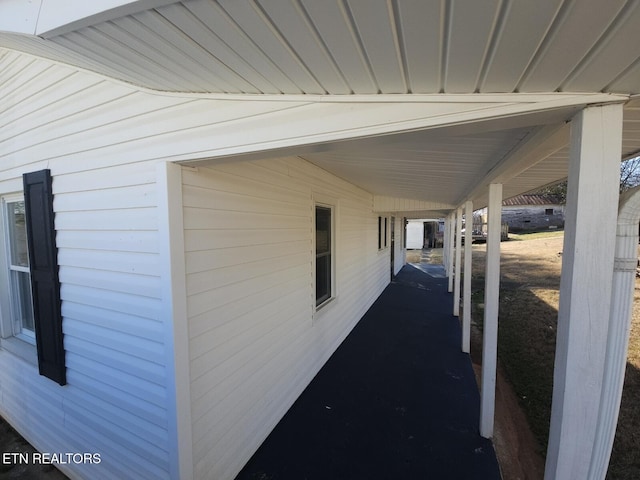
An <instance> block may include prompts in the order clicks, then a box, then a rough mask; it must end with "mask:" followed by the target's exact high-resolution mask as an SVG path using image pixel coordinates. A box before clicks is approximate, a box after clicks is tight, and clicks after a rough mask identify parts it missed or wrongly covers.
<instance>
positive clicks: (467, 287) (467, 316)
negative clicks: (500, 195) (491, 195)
mask: <svg viewBox="0 0 640 480" xmlns="http://www.w3.org/2000/svg"><path fill="white" fill-rule="evenodd" d="M464 216H465V219H466V225H465V231H464V275H463V279H464V282H463V286H462V351H463V352H464V353H469V352H470V351H471V266H472V264H471V252H472V249H471V243H472V242H473V202H471V201H470V200H469V201H467V203H465V205H464Z"/></svg>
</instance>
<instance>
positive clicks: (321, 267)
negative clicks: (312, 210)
mask: <svg viewBox="0 0 640 480" xmlns="http://www.w3.org/2000/svg"><path fill="white" fill-rule="evenodd" d="M332 213H333V212H332V208H331V207H330V206H328V205H316V234H315V243H316V307H320V306H321V305H323V304H324V303H326V302H327V301H328V300H330V299H331V297H332V288H333V282H332V277H333V228H332V224H333V219H332V217H333V215H332Z"/></svg>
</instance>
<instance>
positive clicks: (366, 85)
mask: <svg viewBox="0 0 640 480" xmlns="http://www.w3.org/2000/svg"><path fill="white" fill-rule="evenodd" d="M301 4H302V5H303V7H304V9H305V10H306V12H307V14H308V15H309V17H310V18H311V20H312V21H313V23H314V25H315V28H316V30H317V31H318V33H319V35H320V36H321V38H322V42H323V43H324V45H325V46H326V48H327V49H328V51H329V53H330V55H331V57H332V58H333V60H334V62H335V63H336V65H337V66H338V68H339V69H340V72H341V73H342V75H343V76H344V78H345V79H346V81H347V83H348V85H349V86H350V87H351V89H352V91H353V93H358V94H366V93H378V90H379V88H378V85H377V84H376V82H375V79H374V77H373V74H372V72H371V69H370V68H369V66H368V61H367V59H366V56H365V53H364V52H363V50H362V48H361V47H360V45H361V42H360V40H359V38H358V35H357V33H356V30H355V28H354V26H353V25H352V24H351V13H350V11H349V10H348V8H347V7H346V6H345V4H344V3H342V2H340V1H323V2H318V1H317V0H302V2H301Z"/></svg>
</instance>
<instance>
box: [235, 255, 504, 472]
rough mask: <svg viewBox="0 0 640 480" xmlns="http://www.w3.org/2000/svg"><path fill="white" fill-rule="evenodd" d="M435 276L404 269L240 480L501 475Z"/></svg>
mask: <svg viewBox="0 0 640 480" xmlns="http://www.w3.org/2000/svg"><path fill="white" fill-rule="evenodd" d="M429 273H431V274H434V275H437V274H438V271H437V270H434V271H429V269H426V271H421V270H419V269H417V268H415V267H413V266H410V265H408V266H405V267H404V268H403V270H402V271H401V272H400V274H399V275H398V276H397V277H396V280H395V281H394V282H393V283H392V284H391V285H389V287H387V289H386V290H385V291H384V293H383V294H382V295H381V296H380V298H379V299H378V300H377V301H376V302H375V304H374V305H373V306H372V307H371V309H370V310H369V311H368V312H367V314H366V315H365V316H364V317H363V318H362V320H361V321H360V322H359V323H358V325H357V326H356V327H355V328H354V330H353V331H352V332H351V334H350V335H349V336H348V337H347V338H346V340H345V341H344V342H343V343H342V345H341V346H340V347H339V348H338V350H337V351H336V352H335V354H334V355H333V356H332V357H331V358H330V359H329V361H328V362H327V363H326V365H325V366H324V367H323V368H322V370H321V371H320V372H319V373H318V375H317V376H316V378H315V379H314V380H313V381H312V382H311V384H310V385H309V386H308V387H307V389H306V390H305V391H304V392H303V394H302V395H301V396H300V398H299V399H298V400H297V401H296V403H295V404H294V405H293V406H292V407H291V409H290V410H289V412H288V413H287V414H286V415H285V417H284V418H283V419H282V421H281V422H280V423H279V424H278V426H277V427H276V428H275V430H274V431H273V432H272V433H271V435H270V436H269V437H268V438H267V440H266V441H265V442H264V443H263V445H262V446H261V447H260V449H259V450H258V452H256V454H255V455H254V456H253V458H252V459H251V460H250V461H249V463H248V464H247V465H246V466H245V468H244V469H243V470H242V472H240V474H239V475H238V477H237V479H238V480H249V479H250V480H305V479H307V480H360V479H367V480H382V479H389V480H413V479H433V480H449V479H452V480H453V479H461V480H462V479H464V480H470V479H481V480H494V479H500V473H499V468H498V464H497V461H496V457H495V453H494V450H493V446H492V445H491V442H489V441H488V440H485V439H483V438H481V437H480V435H479V434H478V421H479V420H478V415H479V413H478V412H479V404H480V397H479V394H478V389H477V386H476V383H475V379H474V374H473V370H472V367H471V362H470V359H469V357H468V356H467V355H465V354H463V353H461V352H460V327H459V324H458V322H457V319H456V318H455V317H453V316H452V315H451V309H452V303H451V302H452V297H451V295H450V294H448V293H447V288H446V279H444V278H436V277H434V276H432V275H430V274H429Z"/></svg>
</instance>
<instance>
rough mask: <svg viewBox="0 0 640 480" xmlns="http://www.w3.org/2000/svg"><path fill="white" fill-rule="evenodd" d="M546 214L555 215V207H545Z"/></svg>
mask: <svg viewBox="0 0 640 480" xmlns="http://www.w3.org/2000/svg"><path fill="white" fill-rule="evenodd" d="M544 214H545V215H553V208H545V209H544Z"/></svg>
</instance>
